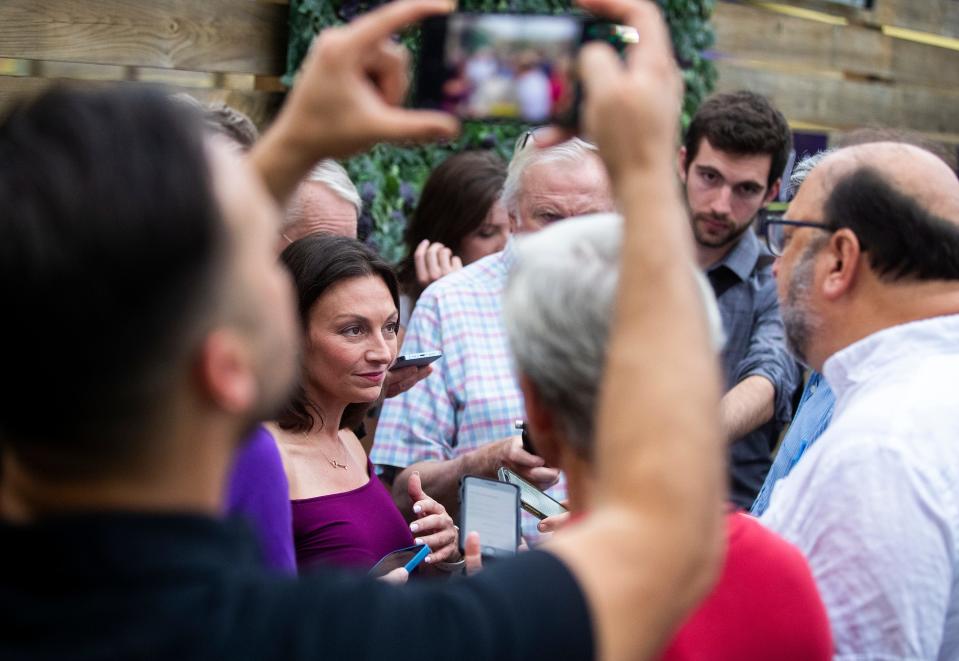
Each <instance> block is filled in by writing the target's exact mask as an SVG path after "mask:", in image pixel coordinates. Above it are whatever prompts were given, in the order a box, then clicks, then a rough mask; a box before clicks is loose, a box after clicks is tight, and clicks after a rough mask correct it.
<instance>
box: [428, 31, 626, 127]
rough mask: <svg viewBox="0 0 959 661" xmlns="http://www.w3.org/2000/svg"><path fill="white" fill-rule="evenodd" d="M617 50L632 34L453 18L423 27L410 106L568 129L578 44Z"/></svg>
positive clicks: (576, 95) (575, 88)
mask: <svg viewBox="0 0 959 661" xmlns="http://www.w3.org/2000/svg"><path fill="white" fill-rule="evenodd" d="M597 39H601V40H604V41H608V42H609V43H611V44H613V46H614V47H617V48H619V49H620V50H623V49H624V48H625V46H626V44H628V43H635V42H637V41H638V34H637V33H636V30H635V29H634V28H632V27H629V26H621V25H614V24H611V23H606V22H602V21H598V20H595V19H591V18H586V17H583V16H575V15H533V14H480V13H454V14H449V15H447V16H436V17H431V18H429V19H427V20H425V21H424V22H423V30H422V41H421V51H420V58H419V66H418V69H417V73H416V80H417V87H416V94H415V100H414V104H415V105H416V106H418V107H423V108H432V109H439V110H445V111H447V112H451V113H453V114H456V115H458V116H460V117H463V118H465V119H487V120H488V119H500V120H514V121H522V122H527V123H534V124H536V123H539V124H542V123H546V122H555V123H559V124H565V125H570V126H572V125H575V123H576V118H577V106H578V101H579V97H580V93H579V90H578V86H577V84H576V77H575V72H574V70H575V60H576V54H577V52H578V50H579V47H580V45H581V44H582V43H583V42H585V41H590V40H597Z"/></svg>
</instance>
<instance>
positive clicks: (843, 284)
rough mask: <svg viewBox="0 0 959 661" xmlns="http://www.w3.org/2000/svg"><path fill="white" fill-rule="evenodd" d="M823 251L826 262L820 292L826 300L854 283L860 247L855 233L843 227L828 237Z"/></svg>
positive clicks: (834, 298) (839, 295)
mask: <svg viewBox="0 0 959 661" xmlns="http://www.w3.org/2000/svg"><path fill="white" fill-rule="evenodd" d="M824 253H825V255H826V258H827V262H826V277H825V278H824V279H823V283H822V294H823V296H824V297H826V299H828V300H836V299H838V298H840V297H842V296H843V295H845V294H846V293H847V292H849V291H850V290H851V289H852V288H853V287H854V286H855V285H856V279H857V278H858V277H859V269H860V267H861V264H860V258H861V257H862V247H861V246H860V245H859V238H858V237H857V236H856V234H855V233H854V232H853V231H852V230H850V229H848V228H843V229H841V230H838V231H836V232H835V233H833V235H832V236H831V237H830V238H829V244H828V245H827V246H826V250H825V251H824Z"/></svg>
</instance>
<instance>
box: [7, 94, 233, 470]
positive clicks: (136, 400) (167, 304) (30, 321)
mask: <svg viewBox="0 0 959 661" xmlns="http://www.w3.org/2000/svg"><path fill="white" fill-rule="evenodd" d="M0 209H3V215H2V220H0V300H2V301H3V304H4V318H5V322H4V338H3V341H2V342H0V364H2V365H3V368H4V378H5V379H6V382H7V384H8V388H7V389H6V393H5V395H4V396H3V397H2V398H0V439H2V442H3V444H4V446H5V448H6V449H7V450H8V451H11V452H12V453H14V454H15V455H16V456H17V460H18V462H19V463H20V464H21V465H24V466H27V467H29V468H30V469H31V470H32V471H34V472H35V473H37V474H45V475H47V476H49V477H56V476H57V475H66V474H69V475H71V476H84V475H86V476H95V475H98V474H100V473H103V472H108V471H113V470H115V469H116V468H117V467H118V466H119V465H124V464H125V463H127V462H128V461H129V460H130V459H131V458H134V457H136V456H137V455H138V453H140V452H141V451H142V449H143V448H142V447H141V446H140V443H139V442H138V441H140V440H141V439H143V438H144V437H149V434H150V430H151V429H153V428H155V427H156V426H157V425H158V424H160V422H161V420H160V418H161V417H162V415H161V413H160V411H163V410H165V409H164V407H165V406H166V405H168V404H169V401H170V399H171V392H172V390H173V388H174V382H175V381H176V380H177V379H178V378H180V377H181V376H182V374H181V373H180V372H178V371H177V367H178V366H181V365H182V364H183V362H184V354H185V352H186V350H187V349H186V347H187V346H188V345H190V343H191V341H192V340H193V338H194V336H195V335H196V334H197V333H198V332H199V331H198V330H197V328H198V326H199V325H200V324H199V322H198V319H199V318H200V316H201V315H202V314H203V312H202V310H203V307H204V305H205V304H206V303H208V302H209V299H210V298H212V295H211V294H212V290H213V289H214V287H215V284H216V281H217V279H218V278H217V273H218V265H219V264H220V263H221V260H220V259H218V257H219V256H220V255H222V254H223V251H224V236H225V235H224V228H223V226H222V224H221V222H220V218H219V212H218V208H217V204H216V202H215V200H214V197H213V193H212V186H211V175H210V172H209V171H208V167H207V160H206V157H205V147H204V139H203V131H202V122H201V120H200V118H199V117H198V116H197V115H196V113H194V112H192V111H191V110H190V109H189V108H187V107H185V106H183V105H182V104H176V103H174V102H171V101H170V100H168V99H167V98H166V96H165V95H164V94H162V93H160V92H158V91H153V90H149V89H140V88H137V89H133V88H128V89H122V90H120V89H117V88H103V89H97V90H79V89H71V88H60V87H54V88H52V89H50V90H48V91H46V92H44V93H43V94H41V95H40V96H39V97H38V98H36V99H34V100H33V101H30V102H25V103H21V104H19V105H16V106H14V107H13V109H12V110H11V111H10V112H9V114H8V115H7V116H6V118H5V119H3V120H2V121H0Z"/></svg>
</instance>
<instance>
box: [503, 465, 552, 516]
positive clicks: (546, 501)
mask: <svg viewBox="0 0 959 661" xmlns="http://www.w3.org/2000/svg"><path fill="white" fill-rule="evenodd" d="M497 475H498V476H499V479H500V480H501V481H503V482H509V483H510V484H515V485H516V486H517V487H519V499H520V501H521V502H522V504H523V509H525V510H526V511H527V512H529V513H530V514H532V515H533V516H535V517H537V518H539V519H545V518H546V517H548V516H556V515H557V514H563V513H565V512H568V511H569V510H567V509H566V508H565V507H563V505H562V504H561V503H559V502H557V501H556V500H554V499H553V498H550V497H549V496H548V495H546V494H545V493H543V492H542V491H540V490H539V489H537V488H536V487H535V486H533V485H532V484H530V483H529V482H527V481H526V480H524V479H523V478H521V477H520V476H519V475H517V474H516V473H514V472H513V471H511V470H509V469H508V468H500V469H499V471H498V472H497Z"/></svg>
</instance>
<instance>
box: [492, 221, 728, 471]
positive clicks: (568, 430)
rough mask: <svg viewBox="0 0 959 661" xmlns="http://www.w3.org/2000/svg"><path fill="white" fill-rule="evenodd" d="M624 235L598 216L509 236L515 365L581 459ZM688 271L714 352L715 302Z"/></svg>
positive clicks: (509, 327)
mask: <svg viewBox="0 0 959 661" xmlns="http://www.w3.org/2000/svg"><path fill="white" fill-rule="evenodd" d="M622 235H623V226H622V218H621V217H620V216H619V215H618V214H612V213H604V214H594V215H590V216H582V217H580V218H573V219H570V220H565V221H563V222H562V223H555V224H553V225H550V226H549V227H547V228H545V229H543V230H541V231H539V232H536V233H535V234H531V235H528V236H525V237H520V238H517V239H515V241H516V246H515V249H516V263H515V265H514V267H513V269H512V272H511V273H510V277H509V281H508V284H507V287H506V292H505V294H504V299H503V319H504V323H505V325H506V332H507V336H508V337H509V342H510V346H511V347H512V350H513V356H514V360H515V362H516V367H517V370H518V371H519V373H521V374H523V375H525V376H526V377H527V378H528V379H529V380H530V381H531V382H532V383H533V384H534V385H535V387H536V390H537V391H538V393H539V395H540V396H541V397H542V399H543V402H544V404H545V405H546V406H547V407H548V408H549V409H550V410H551V411H552V412H553V413H554V414H555V415H556V417H557V422H558V424H559V427H560V429H561V430H562V432H563V434H564V436H565V438H566V439H567V441H568V442H569V444H570V446H571V447H572V449H573V450H574V451H576V452H577V453H578V454H580V455H581V456H583V457H589V456H590V455H591V448H592V446H593V435H594V424H595V415H596V402H597V398H598V392H599V387H600V383H601V381H602V376H603V367H604V365H605V362H606V344H607V340H608V337H609V328H610V320H611V318H612V315H613V306H614V301H615V297H616V286H617V283H618V280H619V271H620V269H619V253H620V247H621V245H622ZM689 268H690V273H691V274H693V275H694V277H696V279H697V282H698V283H699V285H700V287H701V290H702V296H703V305H704V306H705V309H706V316H707V319H708V323H709V329H710V334H711V336H712V339H713V342H714V344H715V347H716V350H717V351H718V350H719V349H720V348H721V346H722V343H723V330H722V319H721V317H720V315H719V308H718V306H717V305H716V299H715V297H714V295H713V292H712V289H711V288H710V286H709V284H708V283H707V282H706V279H705V278H704V277H703V275H702V273H700V271H699V270H698V269H697V268H695V266H694V265H693V264H690V267H689ZM634 286H643V285H642V283H635V284H634ZM656 376H657V375H655V374H641V375H637V378H656Z"/></svg>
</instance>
